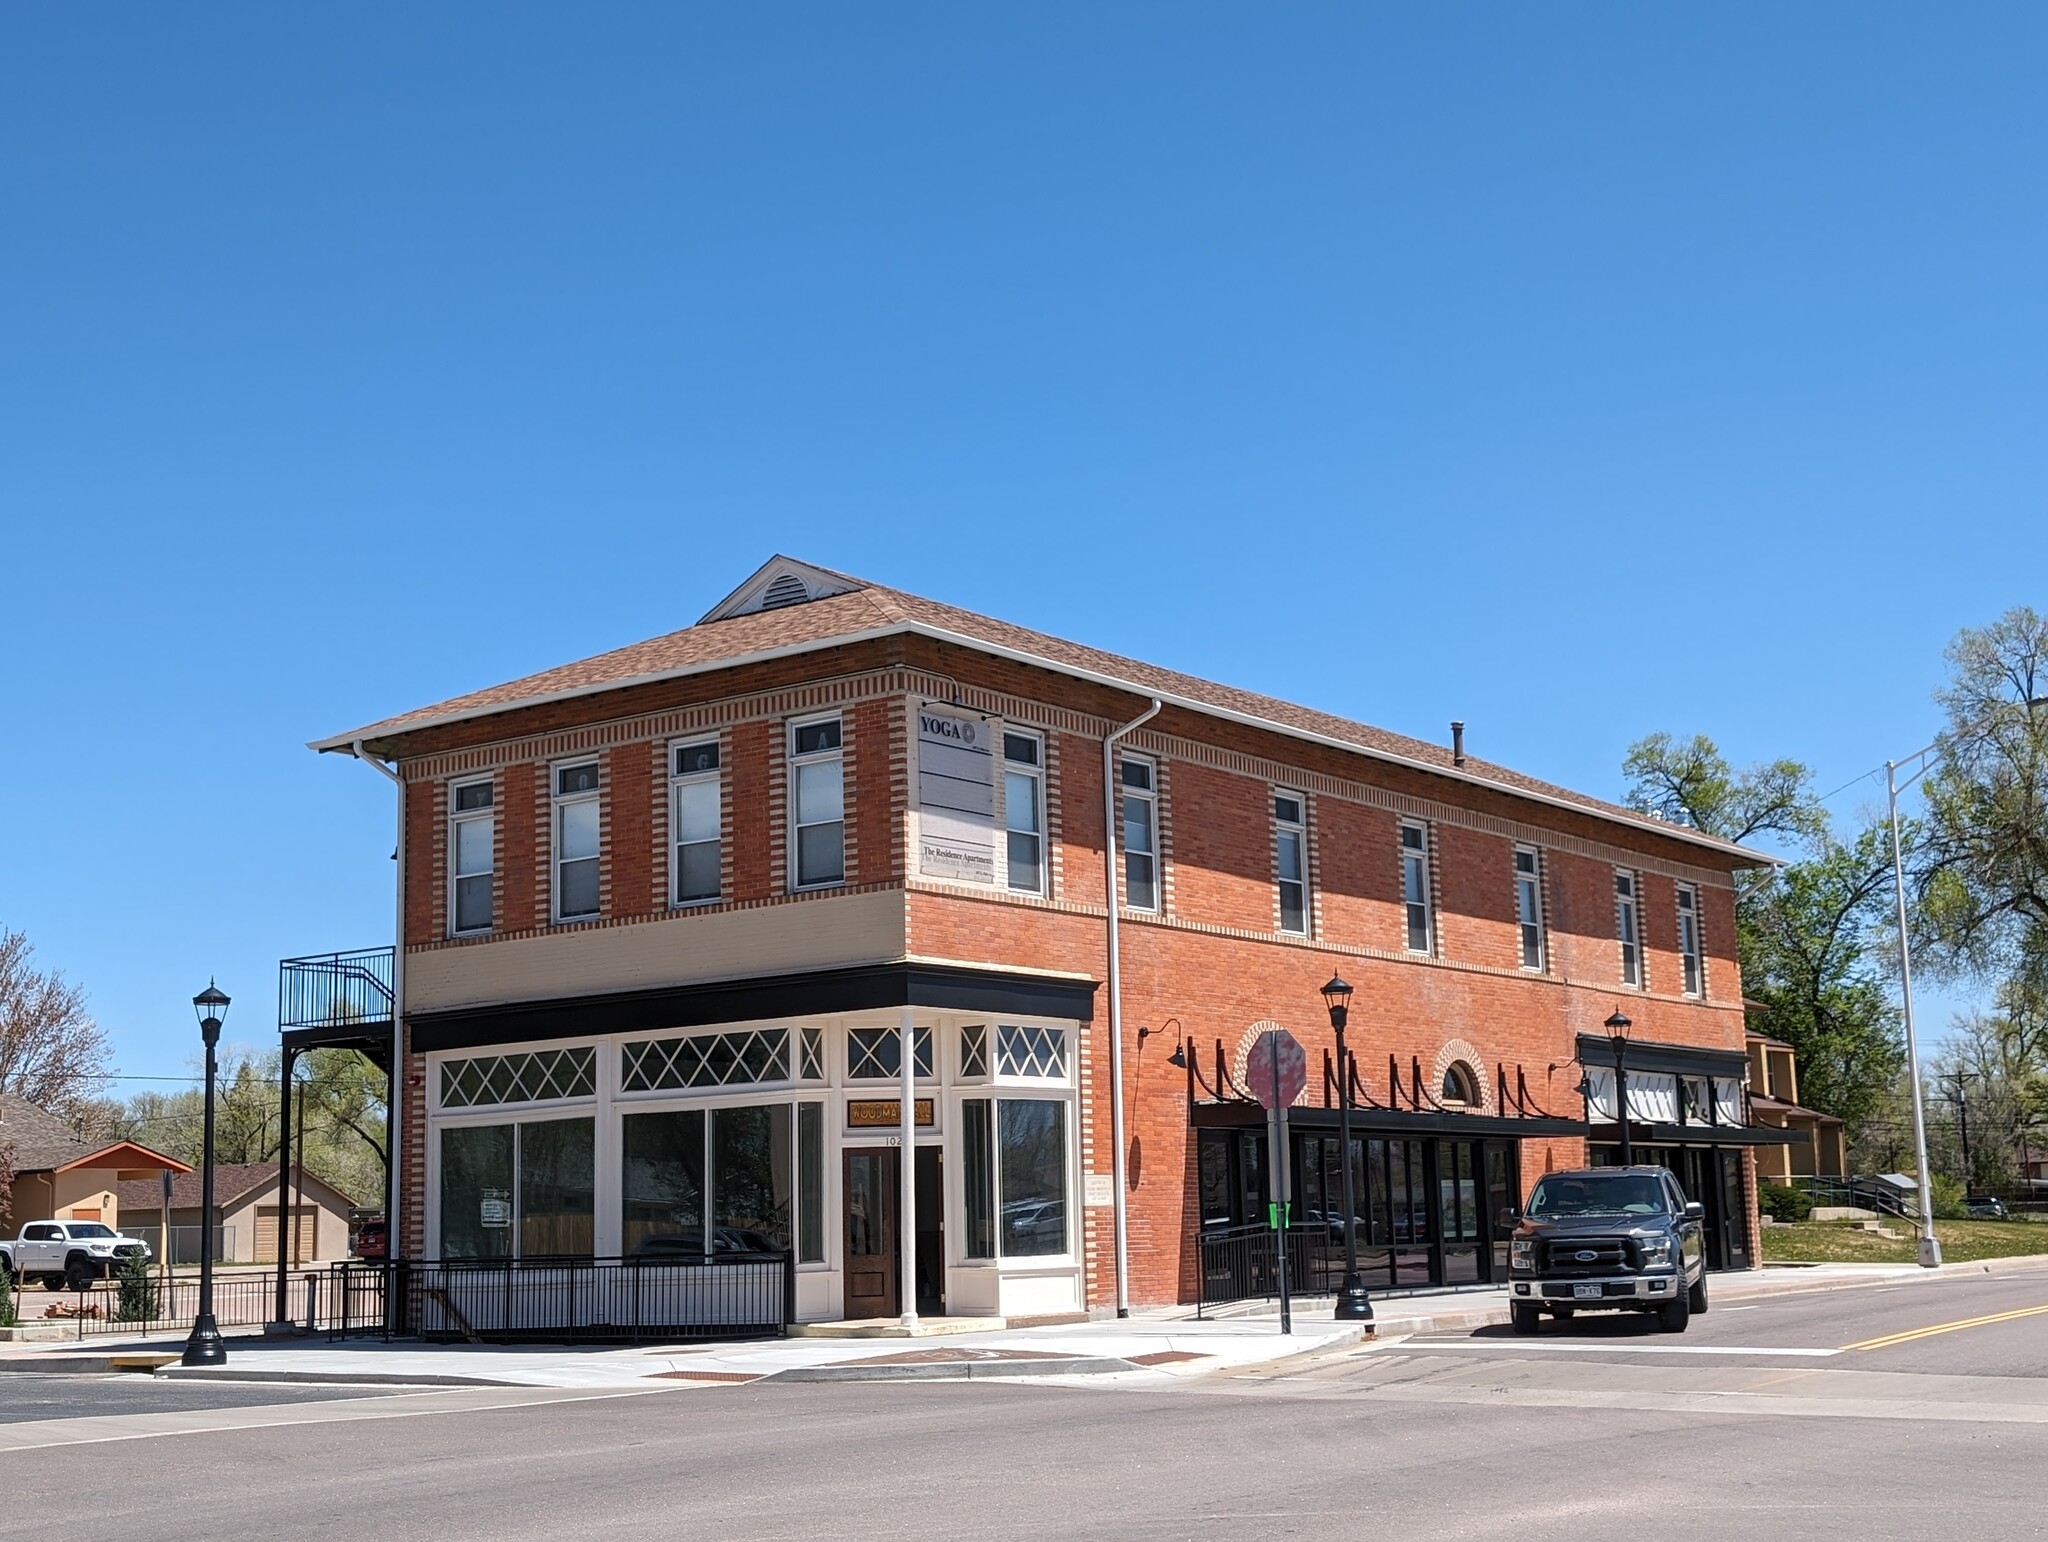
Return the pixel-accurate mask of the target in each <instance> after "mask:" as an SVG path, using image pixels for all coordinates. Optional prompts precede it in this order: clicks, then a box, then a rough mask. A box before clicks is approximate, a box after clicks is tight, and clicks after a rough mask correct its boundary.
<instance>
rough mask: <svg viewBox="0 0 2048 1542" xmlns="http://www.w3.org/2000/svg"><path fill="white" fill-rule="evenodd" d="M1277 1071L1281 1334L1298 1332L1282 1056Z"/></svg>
mask: <svg viewBox="0 0 2048 1542" xmlns="http://www.w3.org/2000/svg"><path fill="white" fill-rule="evenodd" d="M1268 1063H1269V1064H1270V1065H1271V1067H1272V1071H1273V1158H1272V1162H1271V1164H1270V1170H1271V1171H1272V1174H1273V1196H1274V1198H1276V1199H1277V1200H1279V1202H1280V1204H1279V1208H1278V1209H1277V1210H1275V1211H1274V1213H1273V1221H1274V1226H1273V1238H1274V1242H1275V1244H1276V1245H1277V1246H1278V1247H1279V1249H1280V1331H1281V1332H1282V1333H1292V1332H1293V1331H1294V1310H1293V1303H1292V1301H1291V1299H1290V1297H1289V1292H1288V1284H1289V1281H1288V1278H1287V1200H1288V1193H1287V1191H1288V1188H1289V1187H1290V1185H1289V1184H1288V1182H1287V1103H1286V1100H1285V1099H1283V1098H1282V1097H1281V1096H1280V1056H1279V1055H1278V1054H1277V1053H1276V1054H1274V1055H1272V1056H1270V1057H1269V1060H1268Z"/></svg>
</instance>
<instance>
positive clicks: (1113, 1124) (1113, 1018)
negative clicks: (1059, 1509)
mask: <svg viewBox="0 0 2048 1542" xmlns="http://www.w3.org/2000/svg"><path fill="white" fill-rule="evenodd" d="M1160 705H1161V703H1160V700H1159V698H1158V697H1157V696H1155V697H1153V698H1152V705H1151V706H1149V707H1147V708H1146V709H1145V710H1144V711H1143V712H1140V713H1139V714H1138V715H1137V716H1136V717H1134V718H1132V719H1131V720H1130V721H1129V722H1128V723H1126V724H1124V725H1123V727H1121V728H1112V729H1111V730H1110V731H1109V732H1108V733H1106V734H1104V735H1103V736H1102V874H1103V891H1102V893H1103V900H1104V903H1103V910H1104V911H1105V912H1106V913H1107V915H1108V917H1109V920H1108V930H1109V971H1108V977H1107V979H1106V980H1105V981H1104V984H1105V985H1106V987H1107V989H1108V992H1109V1139H1110V1153H1109V1167H1110V1172H1111V1174H1112V1177H1111V1179H1110V1181H1111V1182H1112V1183H1114V1184H1115V1185H1116V1203H1115V1204H1114V1205H1113V1206H1111V1207H1110V1215H1111V1217H1112V1218H1113V1219H1114V1221H1115V1223H1116V1315H1117V1316H1119V1317H1128V1316H1130V1315H1131V1235H1130V1223H1129V1218H1128V1217H1127V1216H1126V1215H1125V1213H1124V1205H1125V1194H1124V1177H1125V1175H1124V980H1123V966H1122V962H1121V960H1120V958H1119V957H1118V954H1117V932H1116V924H1117V914H1118V912H1119V911H1121V910H1122V909H1123V898H1122V896H1121V895H1120V894H1119V893H1118V892H1117V886H1116V829H1117V823H1116V779H1115V777H1114V776H1113V775H1112V774H1111V773H1112V772H1113V771H1114V770H1115V769H1116V764H1115V762H1116V746H1117V741H1118V740H1119V739H1121V738H1123V737H1124V736H1125V735H1126V734H1128V733H1130V732H1132V731H1133V730H1134V729H1137V728H1141V727H1143V726H1144V725H1145V724H1146V723H1149V722H1151V721H1152V719H1153V718H1155V717H1157V716H1158V715H1159V708H1160Z"/></svg>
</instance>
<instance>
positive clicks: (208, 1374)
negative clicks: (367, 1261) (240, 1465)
mask: <svg viewBox="0 0 2048 1542" xmlns="http://www.w3.org/2000/svg"><path fill="white" fill-rule="evenodd" d="M154 1375H155V1376H156V1377H157V1378H158V1379H159V1380H164V1381H245V1382H246V1381H258V1382H297V1383H304V1384H306V1385H309V1386H324V1387H530V1386H532V1385H533V1383H532V1382H526V1381H505V1380H502V1379H500V1378H498V1377H495V1376H444V1375H441V1374H440V1373H438V1372H433V1371H426V1372H422V1373H420V1374H419V1375H416V1376H401V1375H398V1374H396V1373H394V1372H388V1371H262V1370H257V1371H250V1370H243V1369H242V1368H241V1367H239V1366H233V1365H220V1366H214V1365H167V1366H165V1367H164V1368H163V1369H162V1370H160V1371H157V1372H155V1373H154Z"/></svg>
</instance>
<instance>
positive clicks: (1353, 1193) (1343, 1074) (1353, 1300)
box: [1323, 974, 1372, 1322]
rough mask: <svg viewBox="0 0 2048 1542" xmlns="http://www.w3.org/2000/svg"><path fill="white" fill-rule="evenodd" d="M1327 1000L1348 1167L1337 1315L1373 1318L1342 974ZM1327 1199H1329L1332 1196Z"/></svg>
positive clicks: (1342, 1158)
mask: <svg viewBox="0 0 2048 1542" xmlns="http://www.w3.org/2000/svg"><path fill="white" fill-rule="evenodd" d="M1323 1004H1324V1005H1325V1006H1327V1007H1328V1008H1329V1009H1330V1026H1331V1027H1332V1028H1334V1029H1336V1031H1337V1149H1338V1151H1339V1152H1340V1153H1341V1154H1340V1155H1339V1157H1338V1158H1337V1161H1338V1164H1339V1165H1340V1166H1341V1167H1342V1168H1343V1169H1344V1193H1343V1203H1344V1283H1343V1284H1341V1285H1339V1286H1338V1287H1337V1307H1336V1312H1335V1314H1334V1315H1335V1316H1337V1317H1338V1318H1339V1319H1341V1320H1344V1321H1348V1322H1371V1321H1372V1298H1371V1297H1369V1296H1367V1295H1366V1293H1365V1281H1363V1280H1361V1279H1360V1278H1359V1277H1358V1199H1357V1185H1356V1184H1355V1183H1354V1181H1353V1179H1352V1176H1351V1060H1350V1057H1349V1056H1347V1055H1346V1054H1345V1053H1344V1028H1345V1025H1346V1024H1348V1023H1349V1022H1350V1021H1351V987H1350V986H1349V985H1348V984H1346V983H1345V980H1344V977H1343V976H1342V975H1340V974H1333V975H1331V976H1330V983H1329V984H1328V985H1325V986H1324V987H1323ZM1324 1202H1325V1203H1328V1196H1325V1198H1324Z"/></svg>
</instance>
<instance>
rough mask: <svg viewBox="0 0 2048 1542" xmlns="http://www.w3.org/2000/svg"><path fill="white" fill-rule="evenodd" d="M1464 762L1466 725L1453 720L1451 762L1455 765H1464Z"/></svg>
mask: <svg viewBox="0 0 2048 1542" xmlns="http://www.w3.org/2000/svg"><path fill="white" fill-rule="evenodd" d="M1464 763H1465V725H1464V724H1463V723H1460V722H1456V721H1453V722H1452V724H1451V764H1452V765H1454V766H1462V765H1463V764H1464Z"/></svg>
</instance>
